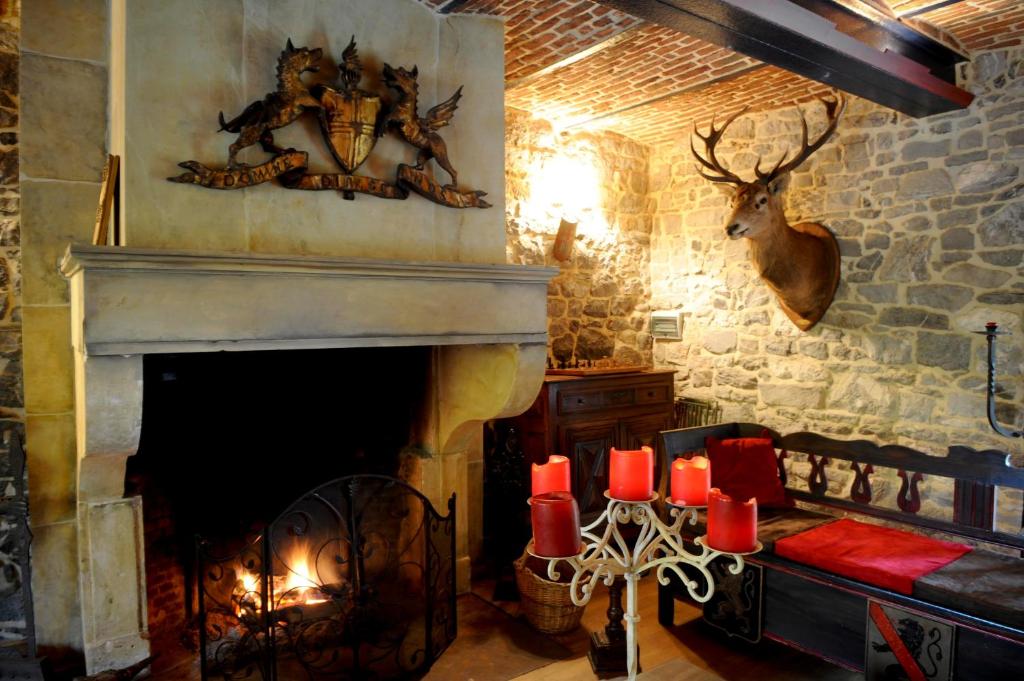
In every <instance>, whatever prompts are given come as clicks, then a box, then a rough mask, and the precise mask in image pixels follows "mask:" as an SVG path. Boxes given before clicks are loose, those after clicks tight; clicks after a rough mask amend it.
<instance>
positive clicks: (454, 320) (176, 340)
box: [61, 245, 557, 355]
mask: <svg viewBox="0 0 1024 681" xmlns="http://www.w3.org/2000/svg"><path fill="white" fill-rule="evenodd" d="M556 271H557V270H554V269H552V268H546V267H527V266H516V265H487V264H463V263H436V262H409V261H391V260H368V259H357V258H333V257H331V258H328V257H313V256H278V255H262V254H238V253H190V252H186V251H163V250H149V249H131V248H117V247H105V246H78V245H72V246H70V247H69V248H68V250H67V252H66V253H65V255H64V258H63V260H62V262H61V272H62V273H63V274H64V276H65V277H67V278H68V279H70V280H71V287H72V301H73V304H79V305H81V308H80V310H81V316H80V317H79V315H76V317H78V318H79V319H81V320H82V321H84V322H86V323H85V324H83V328H78V329H74V330H73V333H75V332H78V334H77V337H76V338H74V340H75V344H76V347H77V348H79V349H84V351H85V352H86V354H88V355H129V354H145V353H154V352H201V351H209V350H259V349H264V350H269V349H288V348H332V347H360V346H388V345H462V344H492V343H545V342H546V332H547V322H546V308H545V307H544V305H540V304H538V303H542V302H543V301H544V296H545V295H546V291H547V282H548V280H549V279H550V278H551V277H552V276H553V275H554V274H555V272H556ZM75 326H76V327H77V326H78V325H77V323H76V325H75ZM79 343H82V344H79Z"/></svg>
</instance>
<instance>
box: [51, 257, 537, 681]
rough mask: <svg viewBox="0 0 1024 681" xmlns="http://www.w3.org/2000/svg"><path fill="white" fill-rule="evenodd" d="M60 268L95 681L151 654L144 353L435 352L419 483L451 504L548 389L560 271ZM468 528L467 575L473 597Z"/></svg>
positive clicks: (136, 263) (381, 264)
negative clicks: (489, 438) (139, 470)
mask: <svg viewBox="0 0 1024 681" xmlns="http://www.w3.org/2000/svg"><path fill="white" fill-rule="evenodd" d="M61 272H62V273H63V274H64V276H65V277H67V278H68V279H69V280H70V282H71V343H72V349H73V351H74V353H73V354H74V362H75V412H76V426H75V429H76V448H77V457H78V475H77V476H76V478H75V479H76V482H77V498H78V501H79V503H78V518H77V519H78V523H77V525H78V552H79V574H78V597H79V602H80V605H81V615H82V642H83V647H84V652H85V658H86V668H87V670H88V671H89V672H90V673H95V672H98V671H100V670H103V669H110V668H120V667H124V666H127V665H128V664H130V663H132V662H135V661H136V660H138V659H140V658H141V657H144V656H145V655H146V654H147V652H148V650H149V640H148V632H147V630H146V628H147V620H146V583H145V580H146V576H145V565H144V561H143V555H142V550H141V547H142V545H143V529H142V505H141V498H139V497H130V498H125V496H124V489H125V486H124V479H125V464H126V462H127V459H128V457H129V456H131V455H133V454H134V453H135V452H136V450H137V449H138V444H139V437H140V433H141V429H142V397H143V389H142V388H143V386H142V383H143V355H146V354H151V353H168V352H209V351H217V350H289V349H303V348H346V347H349V348H351V347H366V346H401V345H429V346H434V351H433V354H432V358H431V367H430V374H431V378H430V381H431V386H432V389H431V390H430V391H429V392H430V396H429V397H428V398H427V399H428V401H429V403H428V404H426V405H424V413H425V414H426V415H427V417H428V419H429V424H428V427H426V428H425V435H424V436H423V438H424V441H423V442H421V443H418V445H421V446H422V451H423V452H424V454H425V455H424V456H423V457H422V458H421V459H420V460H419V462H418V464H417V465H418V470H417V471H416V472H414V473H413V475H414V477H415V479H412V480H410V481H411V482H413V483H414V484H415V485H416V486H417V487H419V488H420V490H421V491H422V492H423V493H424V494H426V495H427V497H428V498H429V499H431V501H432V502H433V503H434V505H435V506H437V507H440V505H441V504H442V502H443V500H444V499H447V498H448V496H449V495H450V494H451V493H452V492H453V491H454V492H456V493H457V494H458V495H459V497H460V498H466V495H467V494H468V493H469V487H468V474H467V466H468V464H467V460H468V456H469V453H470V451H475V449H473V448H474V447H476V444H475V443H476V442H478V440H479V437H480V432H481V423H482V422H483V421H485V420H487V419H492V418H503V417H506V416H514V415H516V414H519V413H521V412H522V411H523V410H525V409H526V408H527V407H529V405H530V404H531V403H532V402H533V399H534V398H535V397H536V395H537V391H538V390H539V389H540V385H541V382H542V381H543V378H544V367H545V360H546V358H547V284H548V280H549V279H550V278H551V277H552V276H553V275H554V274H555V273H556V272H557V270H555V269H551V268H544V267H522V266H510V265H487V264H463V263H435V262H408V261H385V260H361V259H354V258H325V257H301V256H274V255H253V254H236V253H189V252H183V251H160V250H143V249H132V248H118V247H107V246H75V245H72V246H70V247H69V248H68V250H67V252H66V253H65V255H64V258H63V261H62V262H61ZM461 508H464V507H463V506H460V509H461ZM466 526H467V523H465V522H463V521H460V525H459V526H458V527H459V532H458V534H457V537H456V545H457V558H456V569H457V574H458V580H459V585H460V588H467V589H468V584H469V567H470V563H469V554H468V549H467V541H468V540H467V537H468V535H467V530H466Z"/></svg>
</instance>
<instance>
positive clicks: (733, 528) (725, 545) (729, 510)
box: [707, 487, 757, 553]
mask: <svg viewBox="0 0 1024 681" xmlns="http://www.w3.org/2000/svg"><path fill="white" fill-rule="evenodd" d="M707 543H708V546H710V547H711V548H713V549H716V550H718V551H725V552H728V553H747V552H748V551H753V550H754V549H755V548H756V547H757V499H754V498H751V499H750V500H749V501H740V500H738V499H736V500H734V499H733V498H732V497H730V496H729V495H728V494H722V492H721V491H720V490H719V489H718V488H717V487H712V488H711V491H710V492H708V539H707Z"/></svg>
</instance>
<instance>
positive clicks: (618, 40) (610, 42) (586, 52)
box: [505, 25, 643, 90]
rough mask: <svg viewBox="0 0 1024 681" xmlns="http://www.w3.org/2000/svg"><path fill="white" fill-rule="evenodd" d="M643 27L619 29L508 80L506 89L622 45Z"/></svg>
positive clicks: (538, 78) (512, 88)
mask: <svg viewBox="0 0 1024 681" xmlns="http://www.w3.org/2000/svg"><path fill="white" fill-rule="evenodd" d="M641 28H643V26H642V25H640V26H633V27H630V28H627V29H624V30H622V31H619V32H618V33H614V34H612V35H610V36H608V37H607V38H605V39H604V40H602V41H600V42H597V43H594V44H593V45H591V46H590V47H588V48H586V49H583V50H580V51H579V52H574V53H573V54H570V55H569V56H568V57H565V58H563V59H559V60H558V61H556V62H554V63H553V64H548V65H547V66H545V67H543V68H540V69H537V70H536V71H533V72H532V73H528V74H527V75H525V76H522V77H521V78H516V79H515V80H510V81H507V82H506V83H505V89H506V90H514V89H516V88H517V87H522V86H523V85H529V84H530V83H533V82H535V81H537V80H540V79H541V78H543V77H544V76H547V75H549V74H552V73H554V72H555V71H560V70H561V69H564V68H565V67H566V66H571V65H573V64H575V63H576V62H578V61H583V60H584V59H587V58H588V57H592V56H594V55H595V54H597V53H599V52H604V51H605V50H607V49H608V48H609V47H615V46H616V45H621V44H622V43H624V42H627V41H629V40H632V39H633V38H636V37H637V36H638V35H639V34H640V29H641Z"/></svg>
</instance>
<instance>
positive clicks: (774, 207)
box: [690, 95, 846, 331]
mask: <svg viewBox="0 0 1024 681" xmlns="http://www.w3.org/2000/svg"><path fill="white" fill-rule="evenodd" d="M820 101H821V103H822V104H824V105H825V113H826V115H827V117H828V125H827V126H826V127H825V130H824V132H822V133H821V135H819V136H818V138H817V139H815V140H814V142H811V143H808V141H807V120H806V119H805V118H804V115H803V112H800V124H801V126H802V129H803V139H802V142H801V145H800V150H799V151H798V152H797V153H796V155H795V156H793V158H792V159H790V160H788V161H787V158H788V156H789V150H788V149H787V150H786V151H785V152H783V154H782V156H781V158H779V160H778V162H777V163H776V164H775V167H773V168H772V169H771V170H769V171H768V172H764V171H762V170H761V158H760V157H758V159H757V163H756V164H755V166H754V174H755V176H756V178H757V179H755V180H754V181H753V182H745V181H744V180H743V179H742V178H740V177H739V176H738V175H736V174H735V173H733V172H731V171H729V170H728V169H726V168H725V166H723V165H722V164H721V162H719V160H718V158H717V157H716V156H715V145H717V144H718V142H719V140H721V139H722V135H723V134H725V131H726V129H727V128H728V127H729V124H730V123H732V122H733V121H734V120H736V118H738V117H739V116H740V115H741V114H742V113H744V112H745V111H746V109H745V108H744V109H742V110H741V111H738V112H736V113H735V114H733V115H732V116H730V117H729V118H728V119H727V120H726V121H725V123H723V124H722V127H720V128H716V127H715V121H714V119H712V120H711V129H710V130H709V131H708V134H707V135H702V134H701V133H700V131H699V130H697V126H696V124H694V126H693V132H694V134H695V135H697V137H699V138H700V139H701V140H702V141H703V142H704V156H701V155H700V154H698V153H697V150H696V149H695V148H694V146H693V138H692V137H691V138H690V151H692V152H693V155H694V158H696V159H697V161H698V162H699V163H700V165H701V166H703V167H704V168H706V169H707V170H710V171H711V173H710V174H709V173H705V172H704V171H703V170H701V168H700V166H698V167H697V172H698V173H700V175H701V176H702V177H704V178H705V179H708V180H711V181H712V182H716V183H719V184H720V185H721V186H722V187H723V188H725V189H726V190H727V191H728V193H729V195H730V196H731V197H732V211H731V212H730V214H729V218H728V219H727V220H726V222H725V225H726V226H725V233H726V234H727V235H728V236H729V238H730V239H739V238H740V237H745V238H747V239H750V256H751V259H752V260H753V262H754V266H755V267H757V271H758V272H759V273H760V275H761V278H762V279H764V281H765V283H766V284H768V287H769V288H771V289H772V291H774V292H775V295H776V296H777V297H778V299H779V304H780V305H781V306H782V310H783V312H785V313H786V316H788V317H789V318H790V320H791V321H792V322H793V323H794V324H796V326H797V327H798V328H799V329H800V330H801V331H807V330H808V329H810V328H811V327H813V326H814V325H815V324H817V323H818V321H819V320H820V319H821V318H822V316H824V314H825V311H826V310H828V306H829V305H831V304H832V298H833V296H835V293H836V287H837V286H838V285H839V245H838V243H836V239H835V237H834V236H832V233H831V232H830V231H828V230H827V229H825V228H824V227H822V226H821V225H819V224H817V223H814V222H801V223H799V224H796V225H791V224H789V222H788V221H787V220H786V215H785V213H784V212H783V206H782V192H783V191H784V190H785V189H786V185H787V184H788V182H789V173H790V172H791V171H793V170H795V169H796V168H797V167H798V166H799V165H800V164H801V163H803V162H804V161H806V160H807V157H809V156H810V155H811V154H813V153H814V152H815V151H817V150H818V148H820V147H821V146H822V145H823V144H825V142H827V141H828V139H829V137H831V136H832V133H833V132H835V129H836V125H837V124H838V123H839V118H840V117H841V116H842V114H843V110H844V109H845V108H846V100H845V99H844V98H843V96H842V95H837V96H836V97H834V98H832V99H821V100H820Z"/></svg>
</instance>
